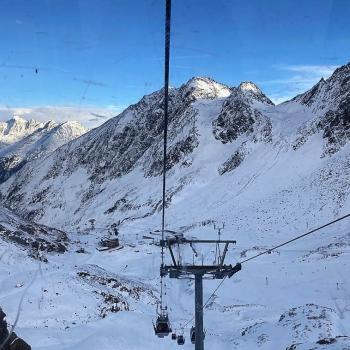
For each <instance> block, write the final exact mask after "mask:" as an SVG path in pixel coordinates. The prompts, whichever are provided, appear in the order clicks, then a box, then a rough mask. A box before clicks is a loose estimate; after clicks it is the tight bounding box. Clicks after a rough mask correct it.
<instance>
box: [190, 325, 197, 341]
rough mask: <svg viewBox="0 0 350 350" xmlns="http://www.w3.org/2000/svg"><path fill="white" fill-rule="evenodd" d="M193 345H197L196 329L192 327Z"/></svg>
mask: <svg viewBox="0 0 350 350" xmlns="http://www.w3.org/2000/svg"><path fill="white" fill-rule="evenodd" d="M190 338H191V343H192V344H196V329H195V328H194V327H193V326H192V327H191V330H190Z"/></svg>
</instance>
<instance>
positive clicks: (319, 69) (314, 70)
mask: <svg viewBox="0 0 350 350" xmlns="http://www.w3.org/2000/svg"><path fill="white" fill-rule="evenodd" d="M338 67H339V66H337V65H288V64H287V65H279V66H276V68H277V69H281V70H284V71H290V72H297V73H303V74H307V75H317V76H320V75H321V77H322V76H323V77H329V76H330V75H331V74H332V73H333V72H334V71H335V70H336V69H337V68H338Z"/></svg>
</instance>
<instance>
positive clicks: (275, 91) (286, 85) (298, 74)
mask: <svg viewBox="0 0 350 350" xmlns="http://www.w3.org/2000/svg"><path fill="white" fill-rule="evenodd" d="M338 67H339V66H337V65H303V64H301V65H290V64H280V65H275V66H273V68H274V69H275V70H277V71H279V75H280V76H281V77H278V78H276V79H269V80H262V81H259V82H258V84H259V85H261V86H262V87H264V86H265V87H266V89H267V90H270V91H271V92H270V94H269V96H270V98H271V100H272V101H273V102H274V103H276V104H279V103H281V102H284V101H288V100H290V99H292V98H293V97H295V96H296V95H299V94H301V93H304V92H305V91H307V90H309V89H311V88H312V87H313V86H314V85H315V84H317V82H318V81H319V80H320V79H321V78H325V79H326V78H328V77H329V76H330V75H332V73H333V72H334V70H335V69H337V68H338Z"/></svg>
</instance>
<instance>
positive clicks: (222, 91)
mask: <svg viewBox="0 0 350 350" xmlns="http://www.w3.org/2000/svg"><path fill="white" fill-rule="evenodd" d="M180 91H181V92H182V93H183V95H184V96H185V97H191V99H192V100H197V99H214V98H225V97H228V96H229V95H230V94H231V89H230V87H228V86H226V85H224V84H220V83H218V82H216V81H215V80H213V79H210V78H207V77H193V78H191V79H190V80H189V81H188V82H187V83H186V84H184V85H182V86H181V87H180Z"/></svg>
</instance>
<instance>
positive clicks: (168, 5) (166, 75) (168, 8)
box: [160, 0, 171, 310]
mask: <svg viewBox="0 0 350 350" xmlns="http://www.w3.org/2000/svg"><path fill="white" fill-rule="evenodd" d="M170 24H171V0H166V10H165V51H164V127H163V128H164V135H163V136H164V137H163V190H162V240H164V230H165V206H166V167H167V141H168V114H169V111H168V110H169V108H168V106H169V66H170ZM163 265H164V247H163V246H162V247H161V266H163ZM160 307H161V310H162V309H163V276H161V278H160Z"/></svg>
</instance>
